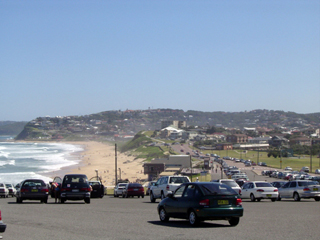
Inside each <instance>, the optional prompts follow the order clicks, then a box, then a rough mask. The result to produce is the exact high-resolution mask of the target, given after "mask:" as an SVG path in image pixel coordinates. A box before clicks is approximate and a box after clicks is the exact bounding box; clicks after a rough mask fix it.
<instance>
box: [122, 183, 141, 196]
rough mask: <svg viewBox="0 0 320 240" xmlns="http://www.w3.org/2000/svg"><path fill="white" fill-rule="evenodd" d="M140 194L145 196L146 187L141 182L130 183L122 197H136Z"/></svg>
mask: <svg viewBox="0 0 320 240" xmlns="http://www.w3.org/2000/svg"><path fill="white" fill-rule="evenodd" d="M134 196H138V198H139V197H142V198H144V187H143V186H142V185H141V184H140V183H129V184H128V185H127V186H126V188H125V189H124V190H123V191H122V197H123V198H124V197H125V198H128V197H134Z"/></svg>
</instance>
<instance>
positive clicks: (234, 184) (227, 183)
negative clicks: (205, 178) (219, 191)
mask: <svg viewBox="0 0 320 240" xmlns="http://www.w3.org/2000/svg"><path fill="white" fill-rule="evenodd" d="M221 183H223V184H226V185H228V186H229V187H239V185H238V184H237V183H236V182H234V181H223V180H222V181H221Z"/></svg>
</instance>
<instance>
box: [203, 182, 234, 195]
mask: <svg viewBox="0 0 320 240" xmlns="http://www.w3.org/2000/svg"><path fill="white" fill-rule="evenodd" d="M200 188H201V189H202V191H203V193H204V195H237V193H236V192H235V191H234V190H233V189H232V188H231V187H229V186H228V185H225V184H201V185H200Z"/></svg>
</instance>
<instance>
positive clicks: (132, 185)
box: [128, 183, 142, 188]
mask: <svg viewBox="0 0 320 240" xmlns="http://www.w3.org/2000/svg"><path fill="white" fill-rule="evenodd" d="M128 187H131V188H136V187H142V185H141V184H138V183H131V184H129V186H128Z"/></svg>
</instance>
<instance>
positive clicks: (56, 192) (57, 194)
mask: <svg viewBox="0 0 320 240" xmlns="http://www.w3.org/2000/svg"><path fill="white" fill-rule="evenodd" d="M52 185H53V186H54V198H55V201H54V202H55V203H57V199H58V198H59V202H60V184H59V183H56V182H53V183H52Z"/></svg>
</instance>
